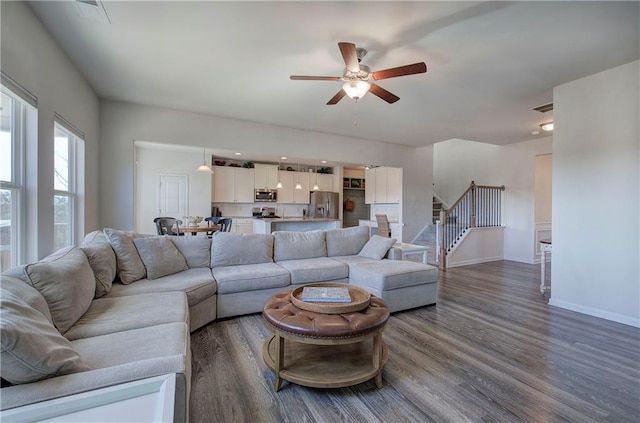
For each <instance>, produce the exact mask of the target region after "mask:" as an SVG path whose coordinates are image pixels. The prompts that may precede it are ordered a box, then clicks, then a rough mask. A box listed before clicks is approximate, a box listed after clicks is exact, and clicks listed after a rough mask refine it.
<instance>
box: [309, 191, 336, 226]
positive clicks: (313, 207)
mask: <svg viewBox="0 0 640 423" xmlns="http://www.w3.org/2000/svg"><path fill="white" fill-rule="evenodd" d="M338 206H339V204H338V193H337V192H329V191H313V192H311V194H310V201H309V217H324V218H329V219H337V218H338Z"/></svg>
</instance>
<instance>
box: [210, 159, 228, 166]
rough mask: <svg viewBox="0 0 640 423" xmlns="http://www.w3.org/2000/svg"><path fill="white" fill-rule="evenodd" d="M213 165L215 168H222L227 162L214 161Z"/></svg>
mask: <svg viewBox="0 0 640 423" xmlns="http://www.w3.org/2000/svg"><path fill="white" fill-rule="evenodd" d="M213 164H214V165H216V166H224V165H226V164H227V162H226V161H224V160H214V161H213Z"/></svg>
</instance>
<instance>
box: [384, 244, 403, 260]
mask: <svg viewBox="0 0 640 423" xmlns="http://www.w3.org/2000/svg"><path fill="white" fill-rule="evenodd" d="M384 258H386V259H389V260H402V250H401V249H400V248H396V247H391V248H389V251H387V255H386V256H384Z"/></svg>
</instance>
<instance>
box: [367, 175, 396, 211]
mask: <svg viewBox="0 0 640 423" xmlns="http://www.w3.org/2000/svg"><path fill="white" fill-rule="evenodd" d="M365 180H366V185H365V191H364V201H365V203H367V204H374V203H375V204H385V203H391V204H400V202H401V200H402V168H397V167H376V168H373V169H369V170H365Z"/></svg>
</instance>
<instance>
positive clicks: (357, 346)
mask: <svg viewBox="0 0 640 423" xmlns="http://www.w3.org/2000/svg"><path fill="white" fill-rule="evenodd" d="M345 286H348V285H345ZM291 292H292V290H289V291H284V292H280V293H278V294H275V295H274V296H272V297H271V298H269V299H268V300H267V302H266V303H265V305H264V309H263V311H262V316H263V318H264V321H265V323H266V325H267V327H268V328H269V329H270V330H271V331H272V332H273V335H271V337H270V338H269V339H267V340H266V341H265V343H264V347H263V349H262V356H263V358H264V361H265V363H266V364H267V366H269V368H270V369H271V370H273V372H274V373H275V376H276V378H275V384H274V385H275V390H276V391H279V390H280V385H281V383H282V379H285V380H288V381H289V382H292V383H296V384H298V385H303V386H311V387H315V388H339V387H343V386H351V385H356V384H358V383H362V382H364V381H367V380H369V379H374V378H375V383H376V386H377V387H378V388H380V387H382V368H383V367H384V365H385V363H386V362H387V359H388V357H389V353H388V351H387V346H386V344H385V343H384V341H383V339H382V331H383V329H384V326H385V325H386V323H387V320H388V319H389V310H388V309H387V306H386V305H385V304H384V302H383V301H382V300H381V299H380V298H377V297H374V296H371V301H370V303H369V305H368V306H367V307H366V308H364V309H362V310H360V311H355V312H351V313H343V314H325V313H319V312H315V311H309V310H302V309H300V308H298V307H296V306H295V305H294V304H293V303H292V302H291Z"/></svg>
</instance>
